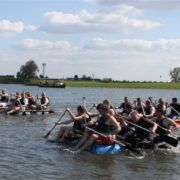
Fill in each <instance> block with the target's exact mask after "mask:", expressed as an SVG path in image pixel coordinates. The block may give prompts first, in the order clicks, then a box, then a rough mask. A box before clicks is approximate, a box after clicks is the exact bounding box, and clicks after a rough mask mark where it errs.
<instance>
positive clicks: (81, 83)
mask: <svg viewBox="0 0 180 180" xmlns="http://www.w3.org/2000/svg"><path fill="white" fill-rule="evenodd" d="M66 86H67V87H107V88H144V89H180V83H153V82H152V83H143V82H138V83H134V82H133V83H131V82H126V83H125V82H108V83H105V82H92V81H66Z"/></svg>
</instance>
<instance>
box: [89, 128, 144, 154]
mask: <svg viewBox="0 0 180 180" xmlns="http://www.w3.org/2000/svg"><path fill="white" fill-rule="evenodd" d="M86 129H88V130H90V131H92V132H94V133H95V134H98V135H100V136H103V137H105V138H107V136H106V135H105V134H103V133H100V132H98V131H96V130H94V129H92V128H89V127H87V126H86ZM111 140H112V141H114V142H115V143H117V144H119V145H121V146H122V147H123V148H125V149H128V150H130V151H132V152H134V153H136V154H140V155H141V156H144V154H143V153H141V152H140V151H138V150H137V149H134V148H132V147H131V146H130V145H125V144H123V143H121V142H119V141H117V140H116V139H111Z"/></svg>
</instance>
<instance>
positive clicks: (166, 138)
mask: <svg viewBox="0 0 180 180" xmlns="http://www.w3.org/2000/svg"><path fill="white" fill-rule="evenodd" d="M160 138H161V139H162V140H163V141H165V142H166V143H168V144H170V145H171V146H174V147H177V145H178V139H176V138H174V137H171V136H168V135H164V134H162V135H160Z"/></svg>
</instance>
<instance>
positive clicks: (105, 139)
mask: <svg viewBox="0 0 180 180" xmlns="http://www.w3.org/2000/svg"><path fill="white" fill-rule="evenodd" d="M87 134H88V137H90V136H91V135H92V134H95V133H94V132H92V131H87ZM96 141H97V142H98V144H99V143H100V144H104V145H111V144H114V141H113V140H112V139H109V138H108V137H104V136H101V135H98V138H97V139H96Z"/></svg>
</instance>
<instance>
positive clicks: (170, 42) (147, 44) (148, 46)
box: [84, 38, 180, 52]
mask: <svg viewBox="0 0 180 180" xmlns="http://www.w3.org/2000/svg"><path fill="white" fill-rule="evenodd" d="M84 49H89V50H96V51H97V50H102V51H104V50H106V51H107V50H113V51H119V50H123V51H128V52H129V51H130V50H131V51H140V50H141V51H142V50H144V51H147V50H153V51H158V50H167V51H171V50H178V51H179V50H180V39H159V40H154V41H150V40H142V39H122V40H104V39H101V38H96V39H93V40H92V41H90V42H89V43H88V44H87V45H85V46H84Z"/></svg>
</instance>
